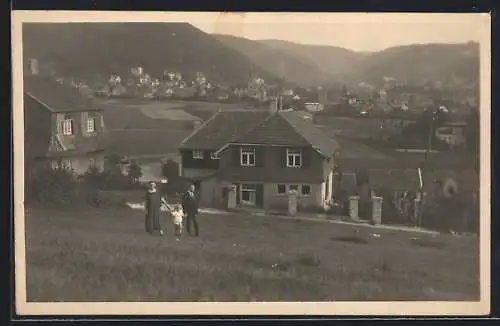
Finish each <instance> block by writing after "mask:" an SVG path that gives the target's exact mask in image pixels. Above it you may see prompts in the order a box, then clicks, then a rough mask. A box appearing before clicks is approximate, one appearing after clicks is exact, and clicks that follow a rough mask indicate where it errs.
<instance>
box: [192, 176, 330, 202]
mask: <svg viewBox="0 0 500 326" xmlns="http://www.w3.org/2000/svg"><path fill="white" fill-rule="evenodd" d="M233 183H234V184H242V183H252V182H242V181H235V182H232V183H231V182H226V181H221V180H219V179H217V178H209V179H205V180H203V181H202V182H201V188H200V203H201V205H203V206H212V207H223V206H224V205H225V198H224V196H223V193H224V188H226V187H229V186H231V184H233ZM261 184H262V185H263V203H262V204H263V205H262V208H263V209H275V210H287V208H288V195H287V194H278V183H272V182H267V183H261ZM280 184H283V183H280ZM292 184H297V183H286V184H285V185H286V187H287V189H288V187H289V186H290V185H292ZM298 185H299V194H298V196H297V199H298V208H299V210H305V209H311V208H324V204H323V203H324V201H323V197H324V196H322V191H321V184H307V185H308V186H310V187H311V192H310V194H309V195H302V194H301V193H300V186H301V185H302V184H298Z"/></svg>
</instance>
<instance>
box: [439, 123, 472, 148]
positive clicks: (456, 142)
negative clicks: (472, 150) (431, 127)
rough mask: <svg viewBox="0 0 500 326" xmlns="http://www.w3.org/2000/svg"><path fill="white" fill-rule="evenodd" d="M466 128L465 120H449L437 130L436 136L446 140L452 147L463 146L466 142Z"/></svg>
mask: <svg viewBox="0 0 500 326" xmlns="http://www.w3.org/2000/svg"><path fill="white" fill-rule="evenodd" d="M466 128H467V123H466V122H465V121H464V122H462V121H451V122H447V123H445V124H444V126H442V127H440V128H438V129H437V130H436V132H435V134H436V138H437V139H440V140H442V141H444V142H446V143H447V144H449V145H450V146H451V147H461V146H464V145H465V142H466Z"/></svg>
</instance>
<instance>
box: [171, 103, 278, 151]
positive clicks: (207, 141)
mask: <svg viewBox="0 0 500 326" xmlns="http://www.w3.org/2000/svg"><path fill="white" fill-rule="evenodd" d="M267 116H269V113H268V112H266V111H256V110H230V111H218V112H217V113H215V114H214V115H213V116H212V117H211V118H210V119H208V120H207V121H205V122H204V123H203V124H202V125H201V126H200V127H199V128H198V129H196V130H195V131H194V132H193V133H192V134H191V135H189V136H188V137H187V138H186V139H184V140H183V141H182V143H181V145H180V148H181V149H182V148H186V149H187V148H189V149H194V148H196V149H219V148H220V147H222V146H224V145H225V144H227V143H228V142H231V141H233V140H234V139H235V138H237V137H238V136H239V135H241V134H242V133H244V132H246V131H248V130H250V129H251V128H253V127H254V126H256V125H258V124H259V123H260V122H261V121H263V120H264V119H265V118H266V117H267Z"/></svg>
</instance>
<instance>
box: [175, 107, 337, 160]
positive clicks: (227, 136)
mask: <svg viewBox="0 0 500 326" xmlns="http://www.w3.org/2000/svg"><path fill="white" fill-rule="evenodd" d="M228 143H247V144H262V145H283V146H287V145H288V146H312V147H313V148H314V149H316V150H317V151H318V152H319V153H320V154H322V155H324V156H326V157H330V156H331V155H333V154H334V153H335V151H336V150H337V149H338V147H339V146H338V144H337V143H336V142H335V141H334V140H333V139H331V138H329V137H328V136H327V135H326V134H325V133H323V132H322V131H321V130H320V129H318V128H317V127H316V126H315V125H314V123H313V122H312V120H311V119H307V118H305V117H304V115H303V114H302V113H300V112H296V111H284V112H278V113H276V114H269V113H268V112H265V111H248V110H245V111H242V110H233V111H224V112H222V111H220V112H218V113H217V114H215V115H214V116H213V117H212V118H210V119H209V120H207V121H206V122H205V123H204V124H203V125H202V126H201V127H200V128H199V129H198V130H197V131H195V132H194V133H193V135H191V137H190V138H188V139H186V140H185V142H183V144H182V146H181V147H182V148H199V149H219V148H221V147H222V146H224V145H226V144H228Z"/></svg>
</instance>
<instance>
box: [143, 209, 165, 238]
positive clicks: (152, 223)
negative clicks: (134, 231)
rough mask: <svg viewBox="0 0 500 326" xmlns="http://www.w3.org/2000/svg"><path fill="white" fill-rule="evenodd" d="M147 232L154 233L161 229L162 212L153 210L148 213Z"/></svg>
mask: <svg viewBox="0 0 500 326" xmlns="http://www.w3.org/2000/svg"><path fill="white" fill-rule="evenodd" d="M145 224H146V225H145V226H146V232H148V233H152V232H153V231H158V230H160V229H161V225H160V210H151V211H149V212H147V213H146V223H145Z"/></svg>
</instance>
